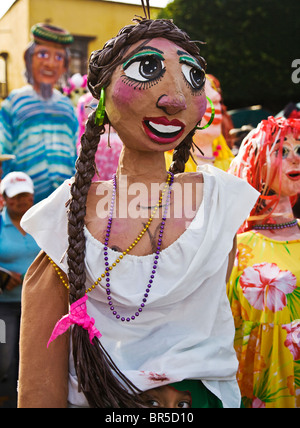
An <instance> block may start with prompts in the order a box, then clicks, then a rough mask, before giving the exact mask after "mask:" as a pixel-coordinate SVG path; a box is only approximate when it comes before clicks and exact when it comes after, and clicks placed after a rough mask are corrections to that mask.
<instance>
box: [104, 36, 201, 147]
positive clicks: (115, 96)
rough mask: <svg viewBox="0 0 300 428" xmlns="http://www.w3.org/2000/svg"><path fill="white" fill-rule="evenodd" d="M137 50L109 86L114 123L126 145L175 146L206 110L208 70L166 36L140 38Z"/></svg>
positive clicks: (108, 99) (109, 111)
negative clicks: (205, 75) (205, 89)
mask: <svg viewBox="0 0 300 428" xmlns="http://www.w3.org/2000/svg"><path fill="white" fill-rule="evenodd" d="M143 42H144V43H143ZM133 51H134V53H133V54H132V56H131V57H130V54H129V55H128V53H127V55H126V61H125V62H124V63H123V64H122V65H121V66H120V67H117V69H116V70H115V72H114V74H113V76H112V80H111V84H110V85H109V86H108V88H107V89H106V112H107V114H108V117H109V119H110V122H111V124H112V126H113V127H114V128H115V129H116V130H117V132H118V134H119V136H120V137H121V139H122V141H123V142H124V144H125V145H127V146H130V147H132V148H133V147H134V148H136V149H138V150H146V151H151V150H157V151H165V150H170V149H173V148H175V147H176V146H177V145H178V144H179V143H180V142H181V141H182V140H183V139H184V138H185V137H186V136H187V134H188V133H189V132H190V131H191V130H192V129H193V128H194V127H195V126H196V124H197V123H198V122H199V120H200V119H201V117H202V116H203V114H204V112H205V108H206V97H205V92H204V81H205V77H204V71H203V70H202V68H201V66H200V64H199V63H198V61H196V59H195V58H194V57H192V56H191V55H189V54H188V53H187V52H184V51H183V50H182V48H180V47H178V46H177V45H176V44H174V43H173V42H170V41H169V40H166V39H163V38H157V39H152V40H150V41H148V42H146V43H145V41H141V42H138V43H136V44H134V45H133V46H132V47H131V49H130V51H129V52H133Z"/></svg>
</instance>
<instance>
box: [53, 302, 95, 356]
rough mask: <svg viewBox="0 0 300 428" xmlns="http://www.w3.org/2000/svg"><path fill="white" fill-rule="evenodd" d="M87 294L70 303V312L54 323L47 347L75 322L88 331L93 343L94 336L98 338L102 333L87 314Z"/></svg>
mask: <svg viewBox="0 0 300 428" xmlns="http://www.w3.org/2000/svg"><path fill="white" fill-rule="evenodd" d="M87 298H88V297H87V296H86V295H85V296H84V297H82V298H81V299H79V300H77V301H76V302H75V303H72V305H71V307H70V313H69V314H68V315H65V316H63V317H62V318H61V319H60V320H59V321H58V322H57V323H56V325H55V327H54V329H53V332H52V334H51V337H50V339H49V342H48V344H47V348H48V347H49V345H50V343H51V342H53V340H55V339H56V338H57V337H58V336H60V335H61V334H63V333H65V332H66V331H67V330H68V328H69V327H71V325H73V324H77V325H79V326H81V327H82V328H84V329H85V330H87V331H88V332H89V338H90V342H91V344H92V345H93V342H92V341H93V339H94V337H95V336H96V337H98V338H100V337H101V336H102V334H101V333H100V331H99V330H97V329H96V327H95V325H94V324H95V320H94V318H91V317H90V316H89V315H88V314H87V310H86V301H87Z"/></svg>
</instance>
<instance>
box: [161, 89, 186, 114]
mask: <svg viewBox="0 0 300 428" xmlns="http://www.w3.org/2000/svg"><path fill="white" fill-rule="evenodd" d="M157 107H158V108H160V109H162V110H163V111H164V112H165V113H167V114H169V115H174V114H177V113H179V112H181V111H182V110H186V109H187V105H186V100H185V97H184V95H183V94H176V95H167V94H164V95H162V96H160V97H159V99H158V101H157Z"/></svg>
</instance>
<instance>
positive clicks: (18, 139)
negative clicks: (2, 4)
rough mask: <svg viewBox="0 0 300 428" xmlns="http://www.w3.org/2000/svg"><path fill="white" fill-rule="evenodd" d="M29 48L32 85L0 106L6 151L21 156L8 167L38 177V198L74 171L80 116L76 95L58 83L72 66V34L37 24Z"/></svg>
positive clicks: (0, 146) (0, 140)
mask: <svg viewBox="0 0 300 428" xmlns="http://www.w3.org/2000/svg"><path fill="white" fill-rule="evenodd" d="M31 33H32V35H33V41H32V42H31V43H30V44H29V46H28V48H27V49H26V51H25V54H24V59H25V63H26V73H25V76H26V78H27V81H28V83H29V85H26V86H24V87H22V88H20V89H16V90H13V91H12V92H11V93H10V95H9V96H8V98H7V99H6V100H5V101H4V102H3V104H2V109H1V111H0V153H1V151H2V152H3V153H10V154H13V155H15V156H16V159H15V160H14V161H11V162H6V165H4V168H3V169H4V175H6V174H7V173H8V172H10V171H12V170H14V171H23V172H26V173H27V174H28V175H29V176H30V177H31V179H32V180H33V182H34V187H35V202H38V201H40V200H42V199H44V198H45V197H47V196H49V195H50V194H51V193H52V192H53V191H54V190H55V189H56V188H58V187H59V186H60V184H62V183H63V182H64V180H65V179H66V178H69V177H71V176H72V175H73V174H74V164H75V156H76V150H75V145H76V137H77V130H78V121H77V118H76V114H75V112H74V109H73V106H72V104H71V102H70V100H69V99H68V98H67V97H65V96H63V95H62V94H61V93H60V92H59V91H58V90H56V89H55V88H54V85H55V84H56V83H57V82H58V80H59V79H60V77H61V76H62V75H63V74H64V73H66V71H67V68H68V56H69V53H68V49H67V47H68V46H69V45H70V44H71V43H72V42H73V37H72V35H71V34H70V33H69V32H67V31H65V30H63V29H61V28H58V27H54V26H52V25H48V24H36V25H34V26H33V27H32V29H31Z"/></svg>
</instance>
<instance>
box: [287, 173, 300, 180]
mask: <svg viewBox="0 0 300 428" xmlns="http://www.w3.org/2000/svg"><path fill="white" fill-rule="evenodd" d="M287 176H288V177H289V179H290V180H295V181H296V180H299V179H300V171H290V172H289V173H288V174H287Z"/></svg>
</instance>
